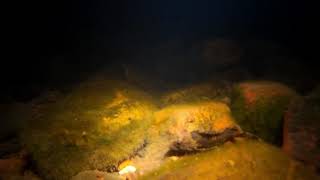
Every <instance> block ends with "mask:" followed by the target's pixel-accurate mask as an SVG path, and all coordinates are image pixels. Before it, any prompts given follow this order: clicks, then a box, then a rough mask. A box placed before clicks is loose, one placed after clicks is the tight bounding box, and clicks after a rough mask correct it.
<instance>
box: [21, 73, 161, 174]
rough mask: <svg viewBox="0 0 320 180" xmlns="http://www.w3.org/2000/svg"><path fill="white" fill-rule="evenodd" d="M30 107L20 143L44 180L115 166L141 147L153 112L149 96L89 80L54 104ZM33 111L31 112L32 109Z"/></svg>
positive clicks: (119, 85) (111, 82)
mask: <svg viewBox="0 0 320 180" xmlns="http://www.w3.org/2000/svg"><path fill="white" fill-rule="evenodd" d="M37 102H39V101H36V100H34V101H33V102H32V103H31V104H30V105H29V108H30V110H29V111H28V112H31V113H30V114H26V115H24V116H25V117H26V118H28V124H27V125H26V128H25V129H24V130H23V131H22V132H21V135H20V137H21V141H22V143H23V144H24V145H25V146H26V148H27V150H28V151H29V152H30V154H31V157H32V160H33V161H34V164H35V167H36V169H37V172H39V175H40V176H41V177H43V178H44V179H52V180H55V179H56V180H65V179H70V178H71V177H72V176H75V175H76V174H77V173H79V172H81V171H85V170H90V169H98V170H103V171H113V169H114V167H116V166H117V164H118V163H119V162H121V161H123V160H124V159H127V158H129V157H131V156H133V155H134V153H135V152H136V151H137V150H138V149H139V148H141V146H143V144H144V143H145V139H146V138H147V137H146V136H147V135H146V133H145V132H146V130H147V129H148V128H149V127H150V125H151V122H152V118H153V117H152V115H153V112H154V111H155V106H154V105H153V104H154V103H153V102H152V99H151V98H150V96H149V95H147V94H146V93H144V92H142V91H141V90H139V89H137V88H135V87H133V86H131V85H129V84H127V83H126V82H122V81H114V80H106V79H100V78H99V79H93V80H92V79H89V80H88V81H86V82H83V83H82V84H80V85H79V86H76V87H74V88H73V89H72V90H70V92H69V93H67V94H65V95H62V96H60V97H59V98H58V99H57V100H56V101H54V102H52V101H50V102H43V101H41V103H37ZM34 108H36V110H35V109H34Z"/></svg>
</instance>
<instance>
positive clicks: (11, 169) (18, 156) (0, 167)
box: [0, 151, 27, 179]
mask: <svg viewBox="0 0 320 180" xmlns="http://www.w3.org/2000/svg"><path fill="white" fill-rule="evenodd" d="M26 165H27V153H26V152H25V151H21V152H19V153H15V154H10V155H6V157H3V158H2V159H0V179H1V177H2V176H11V175H22V173H23V171H24V170H25V168H26Z"/></svg>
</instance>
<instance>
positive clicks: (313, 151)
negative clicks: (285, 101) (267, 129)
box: [283, 88, 320, 171]
mask: <svg viewBox="0 0 320 180" xmlns="http://www.w3.org/2000/svg"><path fill="white" fill-rule="evenodd" d="M319 120H320V88H318V89H316V90H315V91H313V92H312V93H311V94H310V95H309V96H307V97H304V98H296V99H295V100H294V101H292V103H291V104H290V106H289V109H288V111H287V112H286V116H285V125H284V135H283V136H284V144H283V149H284V151H285V152H286V153H288V154H289V155H290V156H292V157H293V158H295V159H297V160H300V161H303V162H305V163H306V164H309V165H313V166H314V167H315V168H316V169H317V170H318V171H319V170H320V132H319V129H320V121H319Z"/></svg>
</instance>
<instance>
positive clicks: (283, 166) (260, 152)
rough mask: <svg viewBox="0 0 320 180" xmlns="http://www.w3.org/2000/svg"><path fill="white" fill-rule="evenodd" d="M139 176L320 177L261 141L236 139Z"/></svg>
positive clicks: (230, 179)
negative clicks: (233, 141)
mask: <svg viewBox="0 0 320 180" xmlns="http://www.w3.org/2000/svg"><path fill="white" fill-rule="evenodd" d="M140 179H146V180H147V179H155V180H156V179H166V180H170V179H179V180H180V179H185V180H188V179H190V180H191V179H192V180H203V179H208V180H209V179H210V180H220V179H226V180H234V179H239V180H242V179H243V180H255V179H264V180H274V179H288V180H296V179H301V180H302V179H305V180H309V179H319V176H317V175H316V174H314V173H313V172H312V171H311V170H310V169H309V168H308V167H305V166H302V165H301V164H299V163H297V162H295V161H293V160H291V159H290V158H288V157H287V156H286V155H285V154H284V153H283V152H282V151H281V150H280V149H278V148H276V147H273V146H271V145H269V144H266V143H263V142H262V141H256V140H246V139H242V138H241V139H236V141H235V143H227V144H224V145H223V146H221V147H219V148H215V149H212V150H210V151H206V152H201V153H197V154H193V155H189V156H184V157H180V158H178V159H177V158H167V160H166V161H165V162H164V163H163V164H162V165H161V166H160V167H159V168H158V169H156V170H154V171H152V172H149V173H147V174H144V175H143V176H142V177H140Z"/></svg>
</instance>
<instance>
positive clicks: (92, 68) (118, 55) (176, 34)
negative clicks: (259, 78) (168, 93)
mask: <svg viewBox="0 0 320 180" xmlns="http://www.w3.org/2000/svg"><path fill="white" fill-rule="evenodd" d="M315 7H316V6H315V4H310V3H309V2H307V1H299V2H295V1H289V0H282V1H281V0H278V1H276V0H256V1H254V0H241V1H240V0H220V1H218V0H197V1H196V0H175V1H174V0H170V1H169V0H161V1H152V0H121V1H108V0H98V1H79V0H74V1H67V0H66V1H33V2H30V1H28V2H24V3H20V2H19V3H18V2H13V3H12V4H11V5H8V6H7V10H9V12H8V13H6V16H5V22H4V23H3V25H4V24H5V25H4V26H3V29H5V30H6V31H5V32H6V33H3V36H4V38H6V39H7V41H5V43H4V45H5V46H6V47H7V48H8V49H10V50H8V51H6V52H5V53H4V54H6V55H3V57H2V61H1V69H0V70H1V91H0V93H1V99H2V100H5V99H10V98H13V99H16V100H28V99H30V98H32V97H34V96H36V95H38V94H39V93H41V92H43V91H45V90H47V89H52V88H53V89H55V88H60V87H62V86H65V85H66V84H70V83H73V82H77V81H80V80H81V79H85V78H86V77H88V76H90V75H91V74H92V73H95V72H97V71H99V70H101V69H105V68H108V67H109V68H110V69H115V71H122V69H121V67H122V66H121V65H122V64H131V65H134V66H138V67H140V68H141V69H142V70H145V71H146V72H147V71H152V70H153V69H156V66H161V67H164V68H163V69H161V68H160V70H159V71H162V70H163V73H162V74H166V77H161V73H160V77H159V78H160V79H161V78H166V79H170V77H173V78H172V79H174V80H181V79H182V78H180V79H179V78H174V77H185V76H184V74H185V73H186V72H185V71H184V70H183V68H182V69H179V68H176V67H177V66H172V63H174V62H175V61H176V63H177V64H184V62H186V61H188V59H190V56H192V55H190V49H192V47H193V46H195V45H197V44H199V42H203V41H204V40H208V39H214V38H227V39H233V40H237V41H239V42H243V44H246V43H247V42H250V41H252V40H253V41H255V40H258V41H261V42H270V41H272V42H274V43H275V44H277V45H279V46H281V47H282V50H281V51H283V53H285V54H286V58H281V59H280V60H279V61H282V65H283V64H285V63H286V61H288V62H289V61H290V62H292V61H294V62H295V63H296V66H297V67H298V68H296V69H299V67H300V66H301V67H303V70H301V71H298V72H295V74H300V75H301V77H302V81H304V80H305V82H308V83H306V84H302V85H301V86H305V87H306V89H308V88H312V87H314V86H316V85H317V82H318V72H317V66H316V58H317V54H316V53H317V50H316V49H317V45H316V43H317V42H316V40H315V39H316V38H315V37H316V35H317V31H316V28H315V27H316V26H317V25H318V21H317V19H316V17H317V14H316V10H315V9H316V8H315ZM314 44H315V45H314ZM254 51H255V50H252V52H254ZM168 52H169V53H168ZM7 54H8V55H7ZM176 54H179V58H176V59H175V58H174V57H175V56H174V55H176ZM252 54H254V53H252ZM248 57H249V58H248V59H251V60H250V61H245V62H244V63H243V64H242V66H245V67H249V68H248V69H250V70H251V71H253V72H255V74H256V75H259V71H261V66H262V64H260V61H259V58H256V56H254V55H252V56H251V55H250V56H248ZM181 59H184V60H181ZM185 64H188V63H185ZM191 65H192V63H190V66H191ZM259 67H260V69H259ZM284 67H285V65H284ZM170 68H171V69H170ZM255 68H256V70H255ZM168 69H169V70H168ZM189 69H190V68H189ZM200 69H201V68H200ZM283 71H287V69H286V68H283ZM167 72H169V73H167ZM200 74H201V73H200ZM209 74H210V73H202V74H201V75H202V77H205V76H206V75H209ZM193 75H194V76H196V75H199V73H194V74H193ZM168 76H169V77H168ZM199 76H200V75H199ZM292 78H294V77H292ZM195 79H197V78H195ZM310 79H312V80H310ZM300 81H301V80H300ZM301 89H304V87H301Z"/></svg>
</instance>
